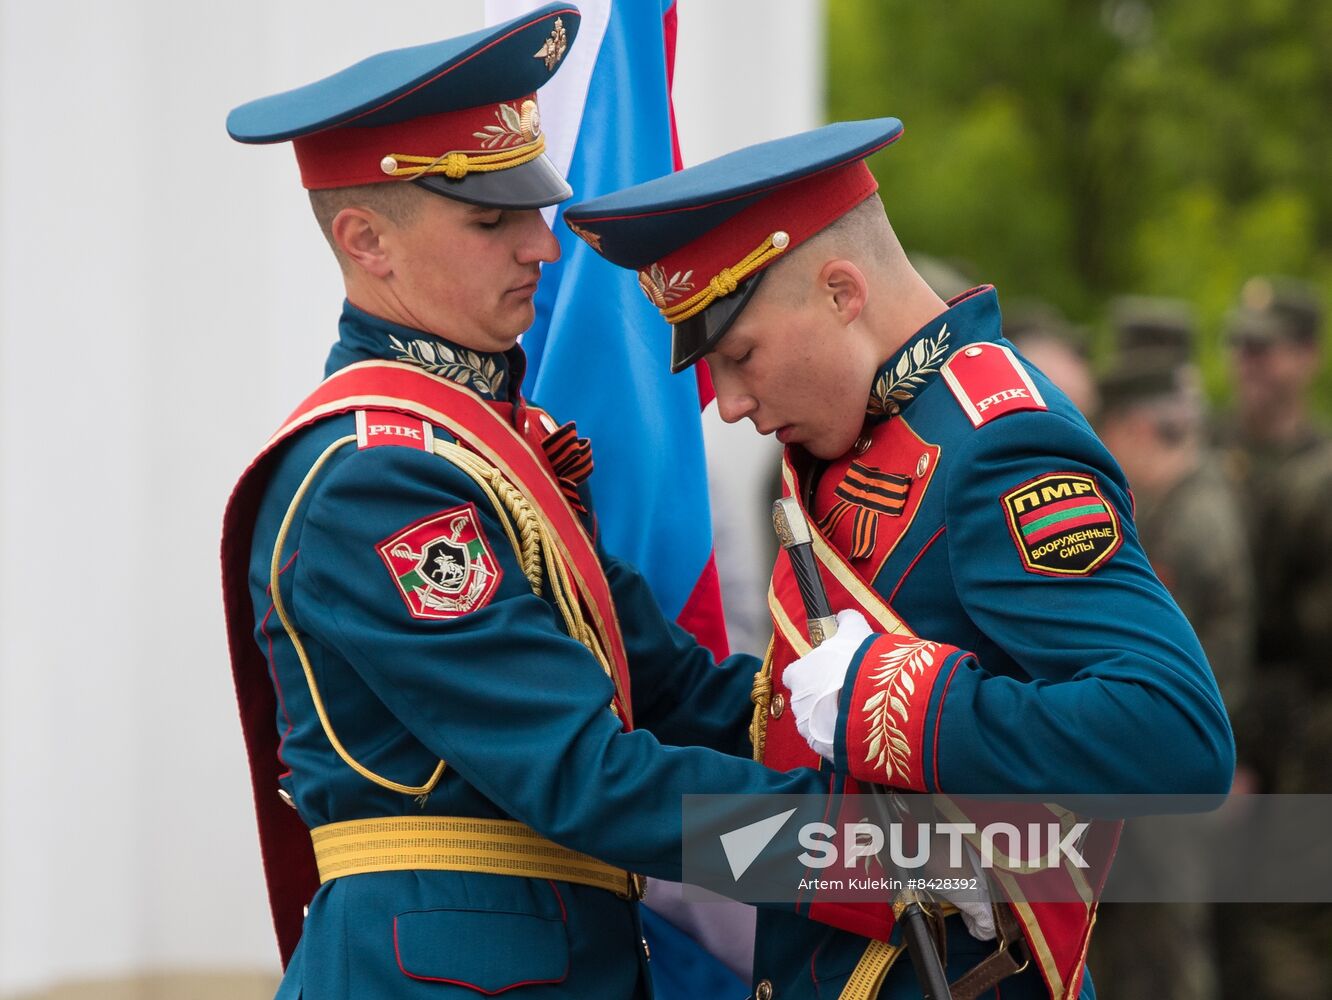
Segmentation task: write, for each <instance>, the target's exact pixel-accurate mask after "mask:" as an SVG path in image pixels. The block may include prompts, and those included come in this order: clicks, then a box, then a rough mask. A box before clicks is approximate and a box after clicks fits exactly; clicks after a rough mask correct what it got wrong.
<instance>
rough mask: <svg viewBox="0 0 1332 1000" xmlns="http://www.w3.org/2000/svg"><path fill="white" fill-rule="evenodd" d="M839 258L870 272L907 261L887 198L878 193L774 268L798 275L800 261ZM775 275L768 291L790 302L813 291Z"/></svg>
mask: <svg viewBox="0 0 1332 1000" xmlns="http://www.w3.org/2000/svg"><path fill="white" fill-rule="evenodd" d="M837 257H845V258H846V259H847V260H849V261H851V262H852V263H854V264H855V265H856V266H857V267H860V268H862V269H864V270H865V271H869V272H874V271H879V270H882V269H886V268H891V267H893V266H894V263H895V262H898V261H900V262H903V263H905V261H906V253H905V251H903V249H902V244H901V243H899V242H898V239H897V234H896V233H894V232H893V227H892V225H891V224H890V223H889V222H888V216H887V215H886V214H885V213H884V210H883V201H882V200H880V198H879V195H878V193H877V192H875V193H872V194H871V195H870V196H869V197H868V198H866V199H865V200H864V201H862V202H861V203H860V204H859V205H857V206H856V207H855V208H853V209H851V211H849V212H847V213H846V214H845V215H843V216H842V217H841V218H839V219H837V220H836V221H835V222H833V223H832V224H831V225H829V226H825V227H824V228H823V229H821V230H819V231H818V232H817V233H815V234H814V235H813V236H811V237H810V238H809V239H807V240H805V242H803V243H801V244H800V245H799V246H797V247H796V248H795V249H794V250H793V251H791V253H790V254H787V255H783V256H782V257H780V258H778V259H777V261H776V262H775V263H774V264H773V265H772V268H771V270H774V271H777V272H779V273H780V274H788V273H789V274H797V273H799V270H800V269H799V267H798V265H797V264H796V262H797V261H799V262H808V261H810V260H813V259H815V258H818V259H819V262H820V264H822V263H823V262H825V261H828V260H832V259H834V258H837ZM774 277H775V275H770V276H769V277H768V279H766V280H765V282H764V284H765V286H769V287H767V288H765V289H764V292H765V293H771V292H772V291H774V290H775V291H776V294H778V295H780V296H782V298H783V300H784V301H785V302H786V303H787V304H790V305H796V304H799V303H800V302H802V301H804V298H805V296H806V294H807V293H808V291H809V286H808V284H807V283H805V282H802V281H782V280H780V279H778V280H776V281H774V280H772V279H773V278H774Z"/></svg>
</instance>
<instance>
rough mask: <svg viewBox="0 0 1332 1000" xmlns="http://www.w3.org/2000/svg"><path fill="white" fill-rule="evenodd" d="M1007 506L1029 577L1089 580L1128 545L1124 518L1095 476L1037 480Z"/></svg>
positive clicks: (1009, 497) (1012, 495)
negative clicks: (1120, 520)
mask: <svg viewBox="0 0 1332 1000" xmlns="http://www.w3.org/2000/svg"><path fill="white" fill-rule="evenodd" d="M1003 504H1004V512H1005V514H1006V515H1007V517H1008V529H1009V531H1010V533H1011V534H1012V536H1013V541H1014V542H1015V543H1016V544H1017V548H1018V553H1019V554H1020V555H1021V556H1022V565H1023V567H1024V568H1025V569H1026V570H1027V571H1028V572H1029V573H1039V574H1041V575H1043V576H1088V575H1089V574H1091V573H1092V572H1093V571H1094V570H1095V569H1096V568H1097V567H1099V566H1100V565H1101V564H1102V563H1104V562H1105V561H1106V560H1107V559H1109V558H1110V557H1111V556H1112V555H1114V553H1115V551H1116V550H1117V549H1118V548H1119V545H1120V543H1121V542H1122V541H1123V534H1122V532H1121V531H1120V526H1119V517H1118V515H1117V514H1116V513H1115V509H1114V507H1112V506H1111V505H1110V504H1109V503H1108V502H1107V501H1106V499H1105V497H1104V496H1102V494H1101V490H1100V487H1099V486H1097V484H1096V480H1095V479H1093V478H1092V477H1091V476H1087V475H1082V474H1081V473H1075V472H1056V473H1051V474H1049V475H1045V476H1038V477H1037V478H1035V479H1032V480H1029V481H1028V482H1025V483H1023V484H1022V485H1021V486H1018V487H1016V488H1015V489H1012V490H1010V491H1009V492H1008V493H1005V494H1004V497H1003Z"/></svg>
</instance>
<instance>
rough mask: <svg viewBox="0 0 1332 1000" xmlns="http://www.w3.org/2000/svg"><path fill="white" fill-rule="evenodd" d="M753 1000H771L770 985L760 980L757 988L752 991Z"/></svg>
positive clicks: (764, 980)
mask: <svg viewBox="0 0 1332 1000" xmlns="http://www.w3.org/2000/svg"><path fill="white" fill-rule="evenodd" d="M754 1000H772V983H770V982H768V981H767V980H766V979H760V980H759V984H758V987H757V988H756V989H755V990H754Z"/></svg>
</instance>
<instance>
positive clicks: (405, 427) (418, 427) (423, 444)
mask: <svg viewBox="0 0 1332 1000" xmlns="http://www.w3.org/2000/svg"><path fill="white" fill-rule="evenodd" d="M385 444H396V445H398V446H400V447H406V448H416V449H418V450H420V451H434V450H435V429H434V428H433V427H431V426H430V424H428V423H426V421H424V420H421V419H420V418H418V417H409V416H407V415H406V414H404V413H397V412H395V411H393V410H357V411H356V447H357V448H358V449H360V448H376V447H378V446H380V445H385Z"/></svg>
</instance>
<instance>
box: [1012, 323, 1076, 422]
mask: <svg viewBox="0 0 1332 1000" xmlns="http://www.w3.org/2000/svg"><path fill="white" fill-rule="evenodd" d="M1004 336H1005V337H1007V338H1008V339H1009V340H1011V341H1012V342H1013V345H1014V346H1015V347H1016V348H1017V349H1018V351H1019V353H1021V354H1022V355H1023V356H1024V357H1025V358H1026V359H1027V360H1028V361H1030V362H1031V363H1032V364H1034V365H1035V366H1036V367H1037V368H1039V369H1040V370H1041V371H1043V372H1045V374H1046V376H1047V377H1048V378H1049V379H1050V381H1051V382H1053V383H1054V384H1055V385H1057V386H1058V387H1059V388H1060V389H1061V390H1062V391H1063V393H1064V395H1065V396H1067V397H1068V398H1069V399H1070V400H1072V402H1073V405H1074V406H1076V407H1077V408H1078V409H1079V410H1081V411H1082V414H1083V416H1085V417H1086V418H1087V419H1088V420H1090V419H1092V417H1093V416H1095V414H1096V410H1097V407H1098V406H1099V396H1098V392H1097V388H1096V377H1095V375H1094V374H1093V373H1092V367H1091V358H1090V356H1089V352H1088V346H1087V333H1086V331H1085V330H1083V329H1082V328H1080V327H1075V326H1073V324H1071V323H1070V322H1069V321H1068V320H1067V319H1065V318H1064V314H1063V313H1061V312H1060V311H1059V310H1058V309H1056V308H1055V307H1054V306H1052V305H1050V304H1049V303H1048V302H1040V301H1038V300H1036V299H1019V300H1018V301H1017V302H1016V303H1014V304H1013V305H1011V306H1007V307H1005V310H1004Z"/></svg>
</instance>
